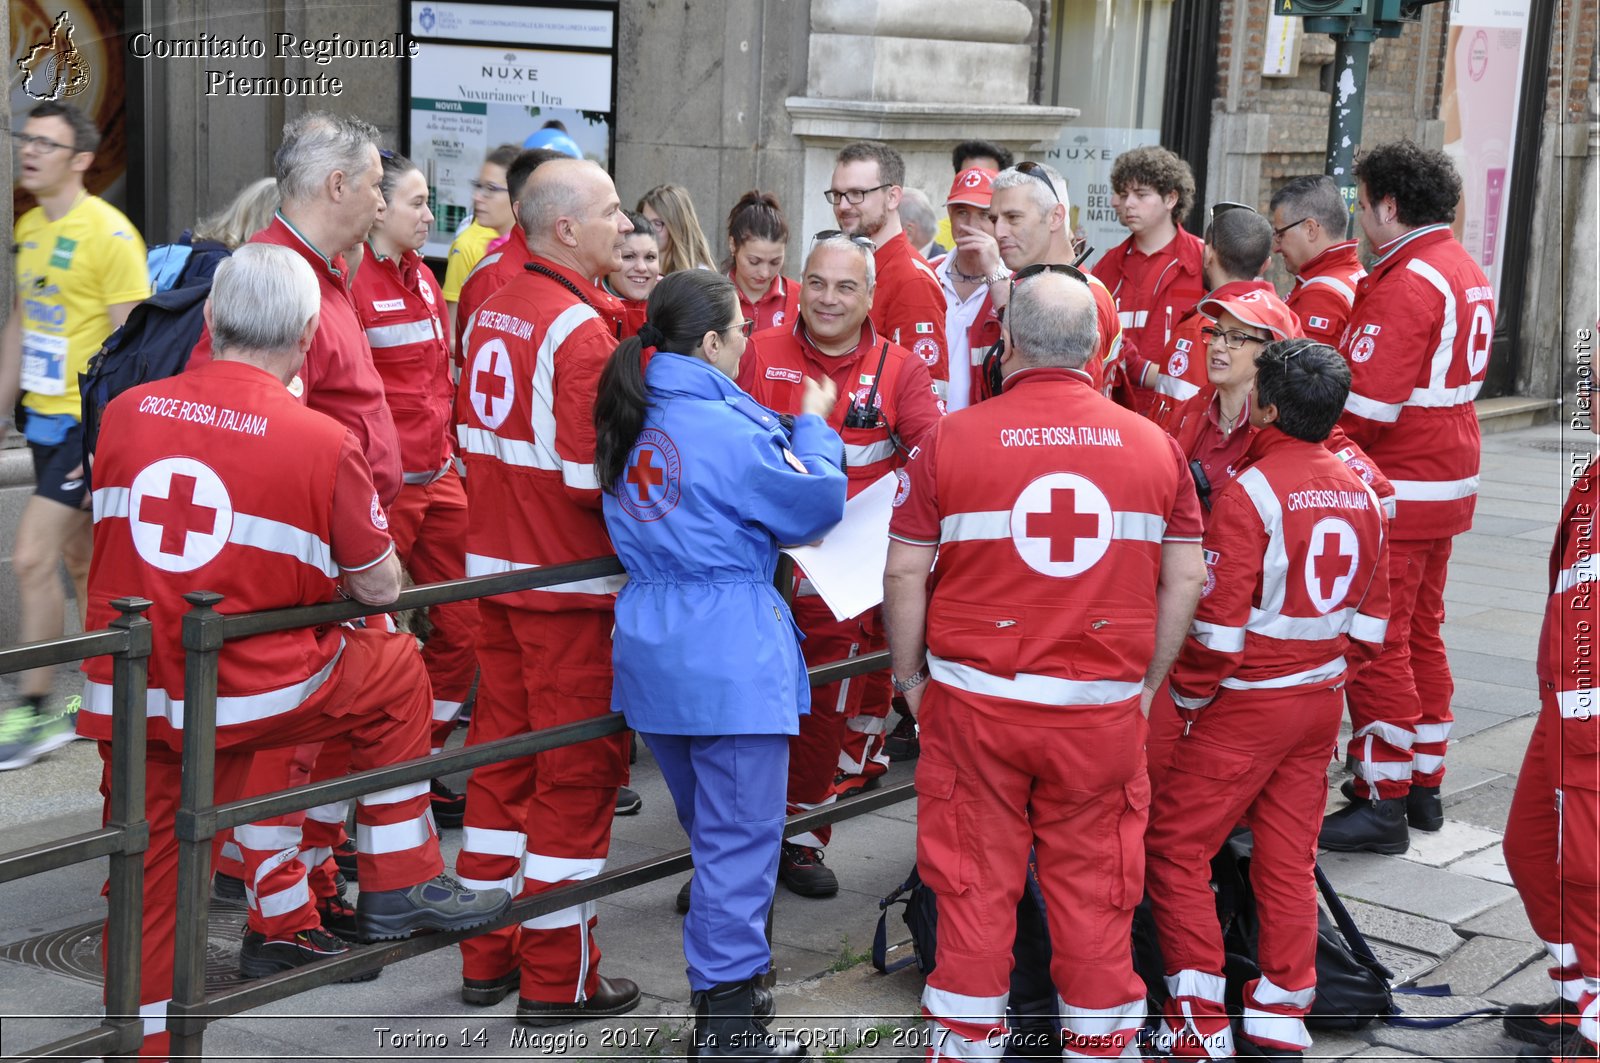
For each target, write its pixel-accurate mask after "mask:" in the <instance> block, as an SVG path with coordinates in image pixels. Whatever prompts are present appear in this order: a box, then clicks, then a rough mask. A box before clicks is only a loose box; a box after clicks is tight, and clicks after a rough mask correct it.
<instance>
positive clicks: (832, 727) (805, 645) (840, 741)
mask: <svg viewBox="0 0 1600 1063" xmlns="http://www.w3.org/2000/svg"><path fill="white" fill-rule="evenodd" d="M794 616H795V622H796V623H798V624H799V625H800V630H801V631H803V632H805V636H806V638H805V641H804V642H802V643H801V644H800V651H801V653H802V654H804V656H805V659H806V666H807V667H815V666H816V665H819V664H828V663H830V662H832V661H839V660H844V659H845V658H847V657H859V656H861V655H862V654H864V653H872V652H873V651H875V650H880V649H883V648H884V646H885V645H887V643H885V642H884V639H883V635H882V633H881V631H880V630H879V629H878V625H877V623H876V616H877V611H876V610H873V611H872V612H870V613H867V614H865V615H864V616H861V617H857V618H855V619H853V620H836V619H834V616H833V612H832V611H831V610H830V609H829V608H828V607H827V605H825V604H824V603H823V601H822V599H821V598H820V597H817V596H816V595H805V596H803V597H798V598H796V599H795V600H794ZM868 678H870V677H869V676H851V677H850V678H848V679H841V680H840V681H838V682H837V683H829V684H828V685H826V686H820V687H812V688H811V712H810V713H808V714H807V715H805V716H802V717H800V733H799V734H797V735H795V736H794V737H793V738H791V739H789V792H788V814H789V815H793V814H794V813H796V812H806V811H809V810H811V809H813V808H816V807H818V806H819V805H826V804H831V803H832V802H833V801H834V799H835V797H836V795H835V794H834V792H833V780H834V778H835V776H837V775H838V773H839V765H840V751H841V749H842V748H843V747H844V743H845V739H846V736H847V733H848V730H849V720H850V718H851V717H853V716H855V715H856V714H857V713H859V712H860V711H861V707H862V697H863V695H864V694H865V692H866V690H867V682H866V681H867V679H868ZM832 837H833V828H832V827H818V828H817V829H816V830H814V831H811V832H809V833H806V834H796V835H795V836H794V837H792V838H790V839H789V841H790V842H791V843H792V844H794V845H810V846H814V847H816V848H819V849H820V848H822V847H823V846H825V845H827V844H828V841H829V839H830V838H832Z"/></svg>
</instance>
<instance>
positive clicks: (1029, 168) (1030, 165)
mask: <svg viewBox="0 0 1600 1063" xmlns="http://www.w3.org/2000/svg"><path fill="white" fill-rule="evenodd" d="M1016 169H1017V172H1018V173H1025V174H1027V175H1028V176H1029V177H1037V178H1038V179H1039V180H1041V181H1043V182H1044V186H1045V187H1046V188H1048V189H1049V190H1050V195H1051V197H1052V198H1053V199H1054V200H1055V201H1056V202H1057V203H1060V202H1061V193H1059V192H1057V191H1056V183H1055V182H1054V181H1052V180H1050V174H1049V173H1048V172H1046V170H1045V168H1044V167H1043V166H1041V165H1040V164H1039V163H1036V162H1034V161H1033V160H1032V159H1025V160H1023V161H1022V162H1019V163H1017V167H1016Z"/></svg>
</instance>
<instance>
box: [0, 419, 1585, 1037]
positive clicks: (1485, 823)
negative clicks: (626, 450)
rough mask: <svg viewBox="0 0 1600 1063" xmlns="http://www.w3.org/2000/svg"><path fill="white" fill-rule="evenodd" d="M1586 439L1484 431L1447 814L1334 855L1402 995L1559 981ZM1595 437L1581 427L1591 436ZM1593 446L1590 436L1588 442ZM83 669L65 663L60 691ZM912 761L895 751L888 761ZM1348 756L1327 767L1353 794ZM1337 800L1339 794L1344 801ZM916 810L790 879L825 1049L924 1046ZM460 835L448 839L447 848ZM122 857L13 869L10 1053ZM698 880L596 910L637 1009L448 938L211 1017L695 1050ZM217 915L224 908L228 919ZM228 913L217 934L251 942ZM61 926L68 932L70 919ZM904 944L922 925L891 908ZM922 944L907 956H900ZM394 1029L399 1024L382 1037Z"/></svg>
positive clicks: (799, 954) (649, 771) (847, 836)
mask: <svg viewBox="0 0 1600 1063" xmlns="http://www.w3.org/2000/svg"><path fill="white" fill-rule="evenodd" d="M1571 441H1572V437H1571V436H1570V433H1566V432H1563V430H1562V429H1561V427H1560V426H1559V425H1547V426H1543V427H1538V428H1533V429H1526V430H1522V431H1518V432H1512V433H1506V434H1503V435H1493V436H1488V437H1486V438H1485V441H1484V468H1483V483H1482V487H1481V489H1480V498H1479V505H1478V518H1477V524H1476V527H1475V528H1474V530H1473V531H1472V532H1471V533H1469V534H1468V535H1466V536H1463V537H1461V538H1460V539H1458V540H1457V543H1456V548H1455V556H1454V558H1453V560H1452V563H1451V571H1450V580H1449V584H1448V586H1447V588H1446V594H1445V598H1446V603H1447V607H1448V610H1449V617H1448V620H1447V623H1446V625H1445V632H1444V634H1445V641H1446V643H1447V644H1448V646H1449V648H1450V652H1451V660H1452V664H1453V666H1454V669H1455V673H1456V677H1457V691H1456V699H1455V712H1456V720H1457V723H1456V729H1455V732H1454V735H1453V744H1452V747H1451V750H1450V755H1449V761H1448V765H1449V774H1448V775H1447V777H1446V780H1445V786H1444V795H1445V803H1446V815H1447V817H1448V822H1447V823H1446V826H1445V829H1444V830H1442V831H1440V832H1439V833H1438V834H1436V835H1422V834H1414V845H1413V847H1412V849H1411V851H1410V852H1408V853H1406V854H1404V855H1403V856H1400V857H1382V856H1372V855H1366V854H1324V856H1323V866H1324V867H1325V868H1326V870H1327V871H1328V874H1329V875H1330V876H1331V878H1332V879H1333V881H1334V883H1335V885H1336V886H1337V888H1338V890H1339V892H1340V894H1341V895H1342V896H1343V897H1344V898H1345V899H1346V900H1347V902H1348V903H1349V905H1350V908H1351V911H1352V913H1353V914H1354V915H1355V917H1356V920H1357V921H1358V923H1359V924H1360V925H1361V926H1362V927H1363V928H1364V929H1365V930H1366V932H1367V933H1368V934H1369V935H1370V936H1371V938H1372V939H1373V942H1374V944H1375V946H1376V947H1377V948H1378V950H1379V951H1380V954H1381V956H1382V958H1383V959H1385V961H1386V962H1388V963H1389V964H1390V966H1392V967H1393V968H1394V969H1395V970H1396V971H1398V972H1399V973H1400V975H1401V976H1402V977H1403V978H1405V979H1407V980H1411V981H1420V982H1421V983H1423V984H1436V983H1445V982H1448V983H1449V984H1450V986H1451V987H1452V989H1453V991H1454V995H1453V996H1451V997H1448V998H1442V999H1441V998H1427V997H1411V998H1402V1004H1403V1006H1404V1007H1405V1009H1406V1011H1407V1012H1408V1013H1411V1014H1432V1013H1438V1012H1441V1011H1442V1012H1449V1013H1458V1012H1462V1011H1467V1010H1472V1009H1475V1008H1478V1007H1486V1006H1495V1005H1500V1004H1505V1003H1510V1002H1515V1001H1537V1000H1544V999H1547V998H1548V997H1549V996H1550V995H1551V988H1550V982H1549V979H1548V977H1547V976H1546V974H1545V967H1546V963H1545V960H1544V957H1543V952H1542V949H1541V948H1540V946H1539V945H1538V943H1537V941H1536V939H1535V937H1534V934H1533V932H1532V930H1531V929H1530V928H1529V926H1528V923H1527V920H1526V918H1525V917H1524V915H1523V913H1522V908H1521V905H1520V903H1519V902H1518V901H1517V899H1516V895H1515V893H1514V891H1513V890H1512V889H1511V887H1510V885H1509V879H1508V877H1507V875H1506V870H1505V866H1504V863H1503V861H1502V859H1501V857H1500V839H1501V832H1502V830H1503V828H1504V825H1505V819H1506V811H1507V809H1508V807H1509V805H1510V800H1511V793H1512V790H1513V788H1514V786H1515V783H1516V773H1517V771H1518V769H1519V767H1520V764H1521V759H1522V753H1523V750H1524V748H1525V746H1526V743H1527V738H1528V735H1529V733H1530V731H1531V729H1532V724H1533V713H1534V712H1535V710H1536V708H1537V700H1536V697H1535V694H1534V686H1533V659H1534V646H1535V641H1536V637H1537V633H1538V628H1539V620H1540V616H1541V615H1542V610H1543V602H1544V593H1543V581H1544V580H1545V578H1546V576H1545V571H1546V567H1545V566H1546V557H1547V552H1548V548H1549V541H1550V535H1551V530H1552V527H1553V525H1554V522H1555V520H1556V519H1557V517H1558V514H1559V506H1560V503H1561V500H1562V499H1563V498H1564V496H1565V492H1566V485H1567V482H1568V481H1567V479H1566V472H1567V468H1568V466H1569V464H1570V459H1569V456H1568V454H1569V453H1570V452H1569V451H1566V450H1565V449H1564V448H1565V447H1566V445H1567V444H1568V443H1570V442H1571ZM1580 445H1581V444H1580ZM1589 445H1590V446H1592V443H1590V444H1589ZM69 686H70V680H68V679H65V678H64V679H63V689H64V690H65V689H68V688H69ZM98 777H99V764H98V759H97V757H96V756H95V753H94V750H93V748H92V747H91V746H90V745H89V744H88V743H82V742H80V743H75V744H74V745H72V746H69V747H67V748H66V749H64V750H61V751H58V752H57V753H56V754H53V755H52V756H51V757H50V758H49V759H48V760H46V761H44V762H41V764H39V765H36V766H34V767H32V768H28V769H26V770H23V771H18V772H10V773H6V774H4V775H0V831H3V835H0V836H3V837H4V839H5V841H4V842H3V843H0V845H4V846H5V847H6V848H8V849H9V848H13V847H18V846H22V845H28V844H32V843H34V842H37V841H42V840H45V839H47V838H52V837H61V836H64V835H66V834H69V833H72V832H75V831H81V830H85V829H90V828H92V827H94V826H97V825H98V812H99V799H98V795H97V794H96V792H95V787H96V785H97V783H98ZM905 777H908V774H907V768H906V767H904V766H897V768H896V769H895V771H894V773H893V778H896V779H898V778H905ZM1341 777H1342V773H1341V772H1338V771H1336V770H1333V769H1330V780H1331V782H1332V783H1333V784H1334V786H1331V787H1330V792H1332V791H1333V790H1334V788H1335V787H1336V784H1337V782H1338V781H1339V779H1340V778H1341ZM635 787H636V788H637V789H639V790H640V791H641V792H642V793H643V795H644V798H645V808H644V811H643V812H642V813H641V814H640V815H639V816H636V817H630V818H626V819H619V820H618V821H617V826H616V831H615V839H616V840H615V844H614V847H613V854H612V865H613V866H618V865H621V864H626V863H630V862H633V861H635V860H640V859H645V858H647V857H650V856H653V855H658V854H661V853H665V852H670V851H673V850H675V849H677V848H679V847H681V846H682V845H683V844H684V840H683V835H682V833H681V831H680V830H679V828H678V826H677V824H676V822H675V820H674V819H673V816H672V812H671V804H670V800H669V798H668V796H667V794H666V790H665V787H664V786H663V784H662V783H661V780H660V776H659V773H658V772H656V770H655V769H654V766H653V765H652V764H650V763H649V762H648V758H647V757H645V756H641V762H640V765H639V769H638V771H637V773H636V781H635ZM1337 803H1338V798H1337V795H1336V793H1335V794H1334V796H1333V798H1332V800H1331V801H1330V807H1333V806H1334V805H1336V804H1337ZM914 823H915V813H914V809H913V808H912V806H911V805H910V804H909V803H908V804H902V805H897V806H894V807H891V808H888V809H886V810H883V811H881V812H878V813H874V814H871V815H868V816H865V817H863V818H861V819H859V820H855V821H852V822H850V823H848V824H845V825H843V826H841V827H839V828H838V829H837V830H836V831H835V841H834V844H833V845H832V846H831V847H830V849H829V855H828V862H829V865H830V866H832V867H834V868H835V869H836V870H837V871H838V873H839V877H840V880H841V882H842V883H843V887H844V888H843V889H842V890H841V892H840V894H839V896H837V897H835V898H832V899H829V900H825V901H816V900H807V899H804V898H800V897H796V896H794V895H792V894H789V893H788V892H787V891H784V890H782V889H780V891H779V897H778V902H777V906H776V911H775V922H774V956H775V968H776V971H777V974H778V981H779V986H778V1004H779V1009H780V1014H782V1015H783V1016H784V1017H785V1018H784V1020H783V1023H784V1024H787V1025H789V1026H793V1027H800V1028H804V1029H806V1030H808V1031H810V1032H811V1036H812V1038H813V1042H814V1045H815V1047H814V1050H813V1052H812V1055H813V1057H814V1058H817V1057H823V1056H831V1057H839V1056H844V1055H849V1056H850V1057H851V1058H852V1059H874V1058H891V1059H899V1058H902V1057H907V1056H911V1055H916V1054H919V1052H918V1051H917V1044H918V1035H919V1033H920V1025H919V1024H918V1023H917V1021H916V1019H915V1016H916V1015H917V1010H918V994H919V993H920V990H921V981H920V978H919V977H918V976H917V974H916V973H915V970H914V968H913V969H908V970H903V971H901V972H899V973H897V974H895V975H891V976H883V975H879V974H877V973H876V972H875V971H873V970H872V969H871V967H870V965H869V964H868V963H867V962H866V953H867V950H868V949H869V948H870V945H871V941H872V931H873V928H874V926H875V924H876V921H877V916H878V909H877V904H876V902H877V899H878V898H879V897H880V896H882V895H884V894H885V893H887V892H888V891H889V890H891V889H892V888H893V887H895V886H896V885H898V884H899V882H900V881H901V879H902V878H903V877H904V875H905V873H906V871H907V869H908V868H909V867H910V866H911V864H912V862H913V860H914V853H915V844H914V836H913V832H914ZM455 835H456V832H449V833H447V835H446V839H447V841H448V842H449V843H450V844H449V847H450V848H451V849H453V848H455V846H456V845H457V844H458V843H457V841H456V838H455ZM103 874H104V869H103V865H85V866H83V867H80V868H76V869H68V870H65V871H61V872H56V873H53V874H51V875H49V876H45V877H43V878H41V879H36V880H33V881H30V882H26V883H13V884H9V885H5V886H0V913H4V914H0V1059H3V1058H11V1054H14V1053H18V1052H21V1051H22V1050H24V1049H26V1048H30V1047H33V1046H35V1045H38V1044H40V1043H42V1042H44V1041H47V1040H50V1039H52V1038H55V1037H60V1036H63V1035H65V1034H66V1033H68V1032H70V1031H72V1030H74V1029H78V1028H82V1027H83V1026H87V1025H90V1024H92V1022H93V1021H94V1019H93V1016H95V1015H96V1014H97V1009H98V1004H99V987H98V986H97V985H96V984H94V983H93V981H92V979H91V976H90V974H89V973H88V972H89V971H90V970H91V969H92V968H93V967H94V966H95V963H94V961H93V955H92V952H90V953H88V954H87V956H86V955H85V951H84V950H85V948H92V934H91V932H89V931H81V932H78V933H76V934H75V935H74V934H71V933H64V932H65V931H68V930H71V929H73V928H83V927H87V926H89V925H90V924H93V923H95V922H96V921H97V920H99V919H100V918H101V917H102V916H103V911H104V909H103V905H102V903H101V902H100V900H99V897H98V890H99V883H100V881H101V878H102V877H103ZM680 882H681V880H680V879H672V880H668V881H663V882H659V883H655V884H652V885H649V886H645V887H641V888H638V889H635V890H631V891H629V892H627V893H624V894H621V895H619V896H615V897H612V898H610V899H608V900H606V901H603V902H601V903H600V904H599V905H598V911H599V914H600V930H599V933H600V941H601V945H602V948H603V949H604V952H605V958H604V963H603V970H605V971H606V972H607V973H610V974H612V975H625V976H628V977H631V978H634V979H635V980H637V981H638V982H639V983H640V984H641V986H643V988H644V990H645V994H646V999H645V1002H644V1004H643V1005H642V1006H641V1008H640V1010H639V1012H638V1013H637V1014H636V1015H632V1016H627V1017H625V1018H624V1019H621V1020H612V1021H605V1022H592V1023H587V1024H583V1025H577V1026H572V1027H568V1028H561V1027H557V1028H553V1029H550V1030H543V1031H530V1030H526V1029H524V1028H520V1027H517V1026H516V1025H515V1023H514V1022H513V1019H512V1005H513V1003H514V1002H513V1001H507V1002H506V1003H505V1004H502V1005H500V1006H499V1007H496V1008H491V1009H487V1010H482V1011H480V1010H476V1009H471V1008H467V1007H465V1006H463V1005H462V1004H461V1003H460V1002H459V999H458V998H457V995H456V989H457V987H458V985H459V981H458V980H459V966H458V962H457V958H456V954H455V952H454V950H445V951H442V952H437V953H433V954H430V955H427V956H423V957H419V958H417V959H414V960H410V961H406V962H405V963H402V964H400V965H397V966H395V967H392V968H389V969H388V970H386V971H385V972H384V974H383V976H382V977H381V978H380V979H378V980H377V981H375V982H371V983H367V984H365V985H350V986H330V987H327V988H324V989H320V990H316V991H314V992H312V993H308V994H305V995H303V996H301V997H297V998H294V999H292V1000H289V1001H284V1002H280V1003H279V1004H277V1005H273V1006H271V1007H268V1008H262V1009H259V1010H257V1011H254V1012H250V1013H248V1014H246V1015H242V1016H236V1017H232V1018H228V1019H224V1020H221V1021H219V1022H218V1023H216V1024H215V1025H214V1026H212V1027H211V1029H210V1030H209V1031H208V1033H207V1037H206V1046H207V1056H208V1058H212V1059H282V1060H302V1059H303V1060H312V1059H317V1060H351V1061H354V1060H363V1061H366V1060H374V1061H376V1060H397V1059H423V1058H425V1059H436V1060H445V1059H471V1060H491V1059H524V1058H552V1057H559V1058H570V1059H595V1058H606V1057H616V1056H635V1057H641V1058H664V1057H669V1056H677V1055H681V1054H683V1052H684V1040H683V1037H684V1034H685V1032H686V1027H687V1019H686V1018H685V1015H684V1013H685V1011H686V1005H687V997H688V990H687V984H686V982H685V979H684V975H683V960H682V950H681V944H680V940H679V921H678V917H677V916H676V915H675V914H674V912H673V906H672V905H673V898H674V896H675V894H676V893H677V889H678V886H679V884H680ZM214 927H215V923H214ZM234 932H235V931H224V932H223V935H222V936H220V937H214V938H213V942H212V951H213V952H214V953H220V954H224V955H225V954H226V952H227V950H228V949H229V948H230V947H236V944H235V943H234V942H232V941H230V940H227V939H226V934H228V933H234ZM52 935H54V936H52ZM890 937H891V940H892V941H896V942H899V941H903V939H904V938H905V937H906V935H905V932H904V928H903V925H902V924H900V923H899V921H898V919H895V920H893V921H892V923H891V935H890ZM903 954H904V951H903V949H902V950H900V951H897V952H896V953H895V955H896V956H899V955H903ZM380 1031H387V1032H380ZM1518 1047H1519V1046H1518V1045H1517V1044H1516V1043H1515V1042H1512V1041H1510V1040H1507V1039H1506V1038H1504V1037H1503V1036H1502V1035H1501V1033H1500V1029H1499V1024H1498V1021H1497V1020H1494V1019H1488V1020H1485V1019H1470V1020H1467V1021H1465V1022H1463V1023H1461V1024H1459V1025H1457V1026H1454V1027H1451V1028H1448V1029H1444V1030H1438V1031H1419V1030H1408V1029H1402V1028H1399V1027H1393V1026H1373V1027H1369V1028H1367V1029H1365V1030H1362V1031H1360V1032H1357V1033H1354V1034H1332V1033H1322V1034H1318V1035H1317V1043H1316V1045H1315V1047H1314V1049H1313V1051H1312V1053H1311V1054H1310V1055H1309V1056H1308V1057H1307V1058H1309V1059H1318V1060H1343V1059H1351V1060H1356V1059H1360V1060H1369V1059H1438V1060H1468V1059H1472V1060H1478V1059H1500V1058H1506V1057H1514V1056H1515V1054H1516V1051H1517V1048H1518Z"/></svg>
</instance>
